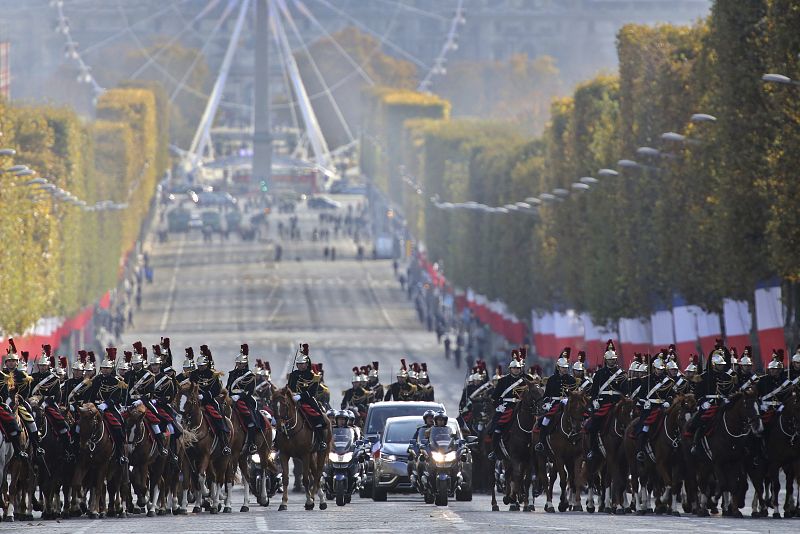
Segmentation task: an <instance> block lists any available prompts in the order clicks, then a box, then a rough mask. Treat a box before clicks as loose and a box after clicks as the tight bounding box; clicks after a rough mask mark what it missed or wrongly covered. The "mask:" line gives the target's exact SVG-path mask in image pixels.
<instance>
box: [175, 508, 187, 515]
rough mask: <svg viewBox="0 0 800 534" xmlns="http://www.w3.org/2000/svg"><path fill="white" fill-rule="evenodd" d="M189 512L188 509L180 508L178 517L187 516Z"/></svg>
mask: <svg viewBox="0 0 800 534" xmlns="http://www.w3.org/2000/svg"><path fill="white" fill-rule="evenodd" d="M186 513H187V510H186V508H178V512H177V515H186Z"/></svg>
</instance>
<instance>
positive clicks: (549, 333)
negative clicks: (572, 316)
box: [539, 312, 561, 359]
mask: <svg viewBox="0 0 800 534" xmlns="http://www.w3.org/2000/svg"><path fill="white" fill-rule="evenodd" d="M539 328H540V329H541V332H542V353H541V356H542V357H543V358H550V359H554V358H557V357H558V355H559V352H560V350H561V349H559V348H558V347H557V343H556V318H555V315H554V314H553V313H552V312H545V313H544V314H542V318H541V321H540V322H539Z"/></svg>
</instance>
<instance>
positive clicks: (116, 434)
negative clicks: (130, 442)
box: [111, 427, 128, 464]
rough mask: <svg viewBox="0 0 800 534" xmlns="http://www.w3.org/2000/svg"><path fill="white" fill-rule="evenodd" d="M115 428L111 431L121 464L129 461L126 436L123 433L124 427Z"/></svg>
mask: <svg viewBox="0 0 800 534" xmlns="http://www.w3.org/2000/svg"><path fill="white" fill-rule="evenodd" d="M113 428H114V429H115V430H112V431H111V436H112V438H113V440H114V445H115V446H116V449H117V460H119V463H121V464H127V463H128V457H127V456H125V436H124V435H123V433H122V428H118V427H113Z"/></svg>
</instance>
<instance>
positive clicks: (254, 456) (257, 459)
mask: <svg viewBox="0 0 800 534" xmlns="http://www.w3.org/2000/svg"><path fill="white" fill-rule="evenodd" d="M250 460H251V461H252V462H253V463H254V464H260V463H261V456H259V455H258V453H257V452H256V453H253V454H252V455H251V456H250Z"/></svg>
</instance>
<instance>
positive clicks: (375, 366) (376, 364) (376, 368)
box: [372, 362, 378, 371]
mask: <svg viewBox="0 0 800 534" xmlns="http://www.w3.org/2000/svg"><path fill="white" fill-rule="evenodd" d="M372 368H373V369H375V370H376V371H377V370H378V362H372Z"/></svg>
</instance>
